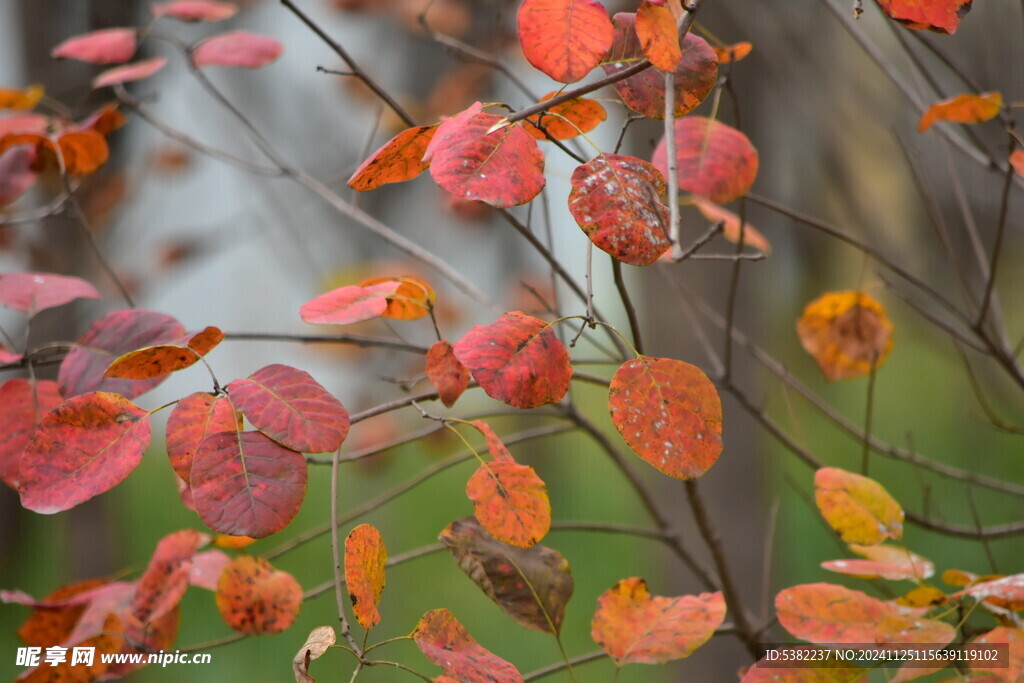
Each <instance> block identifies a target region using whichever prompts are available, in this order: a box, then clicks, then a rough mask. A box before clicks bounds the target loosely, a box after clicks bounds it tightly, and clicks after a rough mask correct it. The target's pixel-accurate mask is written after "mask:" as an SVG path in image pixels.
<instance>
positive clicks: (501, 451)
mask: <svg viewBox="0 0 1024 683" xmlns="http://www.w3.org/2000/svg"><path fill="white" fill-rule="evenodd" d="M472 424H473V426H474V427H476V428H477V429H478V430H480V433H481V434H483V435H484V439H485V440H486V441H487V450H488V451H490V453H491V457H492V458H494V459H495V460H507V461H509V462H515V460H514V459H513V458H512V454H511V453H510V452H509V450H508V447H507V446H505V444H504V442H502V440H501V439H499V438H498V435H497V434H496V433H495V431H494V429H493V428H492V427H491V425H489V424H487V423H486V422H484V421H483V420H473V423H472Z"/></svg>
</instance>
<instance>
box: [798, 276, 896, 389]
mask: <svg viewBox="0 0 1024 683" xmlns="http://www.w3.org/2000/svg"><path fill="white" fill-rule="evenodd" d="M796 330H797V334H799V335H800V343H801V344H803V347H804V349H805V350H806V351H807V353H809V354H811V356H812V357H813V358H814V360H815V361H816V362H817V363H818V367H820V368H821V371H822V372H823V373H824V374H825V378H826V379H827V380H829V381H830V382H833V381H836V380H840V379H851V378H854V377H860V376H862V375H866V374H868V373H870V372H871V368H872V367H875V368H876V369H877V368H880V367H882V365H883V364H884V363H885V359H886V358H887V357H888V356H889V352H890V351H891V350H892V344H893V342H892V323H891V322H889V317H888V316H887V315H886V314H885V308H884V307H883V306H882V304H880V303H879V302H877V301H876V300H875V299H873V298H871V297H870V296H868V295H867V294H864V293H863V292H854V291H845V292H827V293H825V294H823V295H822V296H820V297H818V298H817V299H815V300H814V301H812V302H811V303H809V304H807V307H806V308H804V313H803V315H802V316H800V320H799V321H797V325H796Z"/></svg>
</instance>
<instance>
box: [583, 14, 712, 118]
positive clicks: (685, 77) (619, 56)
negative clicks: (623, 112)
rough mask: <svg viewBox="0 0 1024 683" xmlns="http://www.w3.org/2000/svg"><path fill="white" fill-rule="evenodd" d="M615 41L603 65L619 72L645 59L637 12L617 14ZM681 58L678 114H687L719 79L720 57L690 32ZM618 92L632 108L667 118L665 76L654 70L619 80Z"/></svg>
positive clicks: (681, 46)
mask: <svg viewBox="0 0 1024 683" xmlns="http://www.w3.org/2000/svg"><path fill="white" fill-rule="evenodd" d="M614 21H615V43H614V45H612V48H611V50H609V52H608V54H607V55H606V56H605V57H604V61H603V63H602V65H601V68H602V69H604V71H605V73H606V74H609V75H611V74H616V73H619V72H620V71H624V70H626V69H628V68H629V67H631V66H633V65H635V64H636V63H637V62H639V61H640V60H642V59H644V51H643V48H642V47H641V43H640V38H639V37H638V36H637V33H636V28H635V26H636V15H635V14H632V13H625V12H621V13H619V14H616V15H615V18H614ZM679 49H680V53H681V55H682V56H681V58H680V59H679V62H678V65H677V66H676V69H675V74H676V77H675V109H674V110H673V113H674V114H675V116H676V117H679V116H682V115H684V114H688V113H690V112H691V111H693V110H694V109H695V108H696V107H697V105H699V104H700V103H701V102H703V101H704V98H706V97H707V96H708V94H710V93H711V90H712V88H714V87H715V81H716V80H717V79H718V60H717V59H716V57H715V51H714V50H712V49H711V46H710V45H708V42H707V41H706V40H704V39H703V38H701V37H699V36H695V35H693V34H692V33H687V34H686V37H685V38H683V40H682V41H680V43H679ZM614 87H615V92H616V93H618V95H619V97H621V98H622V101H623V103H625V105H626V106H627V107H629V108H630V109H632V110H633V111H635V112H637V113H640V114H643V115H644V116H647V117H649V118H652V119H659V120H661V119H664V118H665V75H664V74H663V73H661V72H659V71H657V70H655V69H646V70H644V71H641V72H640V73H638V74H636V75H634V76H630V77H629V78H626V79H624V80H621V81H619V82H617V83H616V84H615V85H614Z"/></svg>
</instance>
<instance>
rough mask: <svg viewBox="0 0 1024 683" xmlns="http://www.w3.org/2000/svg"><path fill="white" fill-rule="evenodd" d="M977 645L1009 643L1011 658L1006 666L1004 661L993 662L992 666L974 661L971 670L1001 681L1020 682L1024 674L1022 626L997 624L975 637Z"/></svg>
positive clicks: (1023, 633) (1023, 631)
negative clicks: (1013, 626) (1014, 626)
mask: <svg viewBox="0 0 1024 683" xmlns="http://www.w3.org/2000/svg"><path fill="white" fill-rule="evenodd" d="M973 642H974V644H975V645H989V644H993V643H1007V644H1008V646H1009V647H1008V648H1007V649H1008V650H1009V656H1008V657H1007V659H1008V660H1009V661H1008V662H1007V663H1006V666H1001V665H1002V662H998V663H993V664H992V666H986V664H987V663H982V662H978V663H972V664H971V671H977V672H983V673H986V674H989V675H990V676H992V678H991V679H984V680H994V681H999V682H1000V683H1011V682H1012V683H1018V682H1019V681H1020V677H1021V676H1024V629H1021V628H1009V627H1007V626H997V627H996V628H994V629H992V630H991V631H989V632H988V633H984V634H982V635H980V636H978V637H977V638H975V639H974V641H973Z"/></svg>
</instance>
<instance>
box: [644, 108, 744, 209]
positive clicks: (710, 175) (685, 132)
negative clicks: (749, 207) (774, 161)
mask: <svg viewBox="0 0 1024 683" xmlns="http://www.w3.org/2000/svg"><path fill="white" fill-rule="evenodd" d="M675 132H676V163H677V165H678V170H679V173H678V175H679V189H681V190H685V191H687V192H692V193H693V194H695V195H699V196H701V197H704V198H706V199H709V200H711V201H712V202H714V203H715V204H728V203H729V202H731V201H733V200H735V199H739V198H740V197H742V196H743V195H745V194H746V193H747V192H748V191H749V190H750V187H751V186H752V185H753V184H754V179H755V178H756V177H757V168H758V156H757V150H756V149H754V146H753V145H752V144H750V140H748V139H747V136H746V135H744V134H743V133H741V132H740V131H738V130H736V129H735V128H732V127H730V126H727V125H725V124H724V123H720V122H719V121H715V120H713V119H707V118H704V117H702V116H687V117H685V118H682V119H679V120H678V121H676V131H675ZM651 161H652V162H653V163H654V165H655V166H657V167H658V170H660V171H661V172H662V173H663V174H665V176H666V177H668V163H667V162H668V153H667V150H666V148H665V140H664V138H662V140H661V142H659V143H658V146H657V148H655V150H654V156H653V157H652V158H651Z"/></svg>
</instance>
